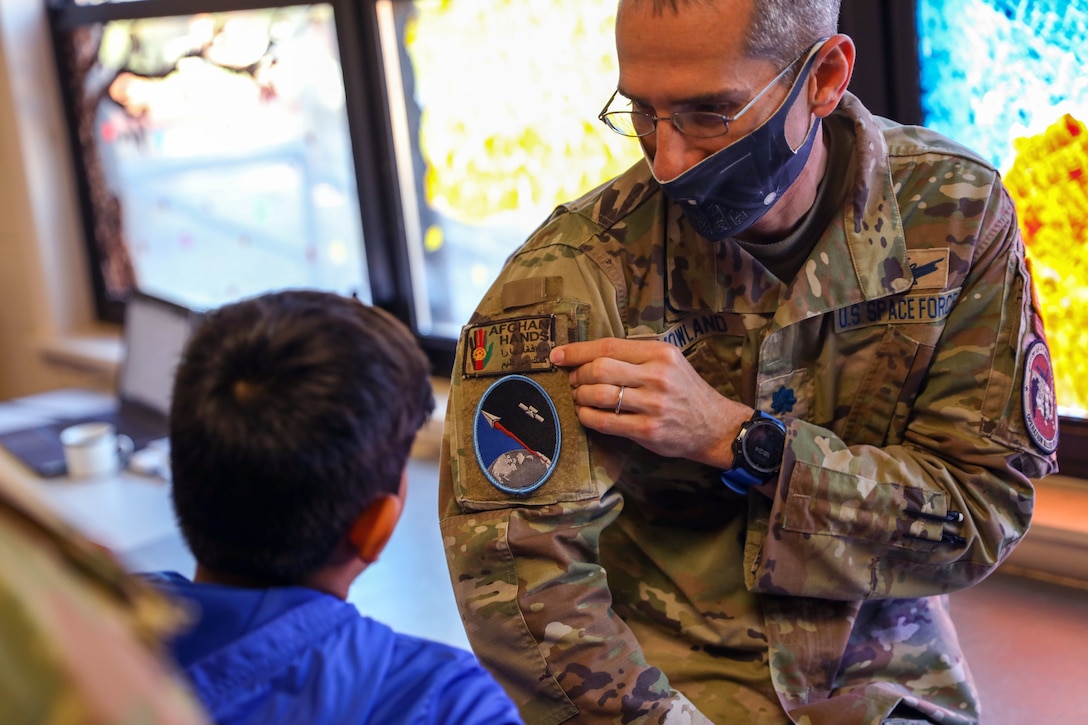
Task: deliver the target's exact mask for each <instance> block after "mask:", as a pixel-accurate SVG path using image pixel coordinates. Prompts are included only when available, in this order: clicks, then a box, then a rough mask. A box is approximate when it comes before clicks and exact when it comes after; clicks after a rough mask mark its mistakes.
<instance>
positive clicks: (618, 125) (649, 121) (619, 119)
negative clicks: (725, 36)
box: [597, 42, 823, 138]
mask: <svg viewBox="0 0 1088 725" xmlns="http://www.w3.org/2000/svg"><path fill="white" fill-rule="evenodd" d="M822 44H823V43H822V42H821V43H818V44H817V45H815V46H813V47H811V48H809V49H808V50H806V51H805V52H804V53H802V54H801V55H799V56H798V57H797V58H796V59H795V60H793V61H792V62H791V63H790V64H789V65H787V66H786V67H785V68H783V69H782V71H781V72H780V73H779V74H778V75H776V76H775V77H774V78H772V79H771V82H770V83H768V84H767V85H765V86H764V87H763V89H762V90H761V91H760V92H759V93H757V94H756V95H755V97H754V98H752V100H750V101H748V103H746V104H745V105H744V108H742V109H740V110H739V111H737V112H736V113H735V114H733V115H732V116H726V115H723V114H721V113H714V112H713V111H679V112H677V113H674V114H672V115H671V116H657V115H654V114H652V113H643V112H642V111H609V110H608V107H609V106H611V105H612V101H614V100H616V96H618V95H619V94H620V92H619V90H615V91H613V92H612V96H611V97H610V98H609V99H608V103H606V104H604V108H603V109H601V112H600V114H598V115H597V118H599V119H600V120H601V121H603V122H604V125H606V126H608V127H609V128H610V129H612V130H613V131H615V132H616V133H618V134H621V135H623V136H631V137H633V138H639V137H642V136H649V135H650V134H652V133H654V132H655V131H657V123H658V121H672V125H673V126H675V127H676V130H677V131H679V132H680V133H682V134H685V135H687V136H694V137H696V138H714V137H715V136H724V135H725V134H727V133H729V124H731V123H733V122H734V121H736V120H737V119H738V118H740V117H741V116H743V115H744V114H746V113H748V111H750V110H751V109H752V106H754V105H756V103H758V102H759V99H760V98H763V96H765V95H767V92H768V91H770V90H771V89H772V88H774V85H775V84H776V83H778V81H780V80H782V79H783V78H784V77H785V76H786V74H787V73H789V71H790V69H791V68H793V66H795V65H797V61H799V60H801V59H802V58H804V57H806V56H807V55H810V54H811V53H814V52H815V51H816V50H817V49H818V48H819V46H820V45H822Z"/></svg>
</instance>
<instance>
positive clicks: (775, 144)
mask: <svg viewBox="0 0 1088 725" xmlns="http://www.w3.org/2000/svg"><path fill="white" fill-rule="evenodd" d="M815 59H816V52H815V49H814V50H813V52H812V53H811V54H810V55H809V58H808V60H806V61H805V65H804V67H803V68H801V72H800V73H799V74H798V75H797V79H796V80H795V81H794V83H793V88H791V89H790V93H789V96H788V97H787V98H786V100H785V101H783V102H782V105H781V106H779V107H778V110H777V111H775V112H774V115H773V116H771V117H770V118H768V119H767V120H766V122H764V123H763V125H761V126H760V127H759V128H757V129H756V130H754V131H752V132H751V133H749V134H748V135H747V136H745V137H743V138H741V139H738V140H737V141H736V142H735V143H732V144H730V145H728V146H726V147H725V148H723V149H721V150H719V151H716V152H715V153H713V154H711V155H710V156H708V157H706V158H705V159H703V160H702V161H700V162H699V163H697V164H696V165H695V166H692V167H691V168H690V169H688V170H687V171H685V172H683V173H682V174H680V175H679V176H677V177H676V178H675V179H672V180H670V181H661V180H660V179H657V181H658V183H660V184H661V188H662V189H663V190H664V191H665V193H666V194H667V195H668V196H669V198H670V199H672V200H673V201H675V202H677V203H678V204H680V206H681V208H682V209H683V212H684V216H686V217H687V219H688V221H689V222H690V223H691V226H692V227H694V228H695V231H697V232H698V233H699V234H701V235H702V236H704V237H706V238H707V239H709V240H711V241H713V242H720V241H721V240H723V239H727V238H729V237H735V236H736V235H738V234H740V233H741V232H743V231H744V230H745V229H747V228H748V227H750V226H752V225H753V224H755V223H756V222H757V221H759V220H760V219H762V218H763V215H764V214H766V213H767V212H768V211H769V210H770V208H771V207H772V206H774V203H775V202H776V201H777V200H778V199H779V198H780V197H781V196H782V194H783V193H785V191H786V189H788V188H789V187H790V186H791V185H792V184H793V182H795V181H797V177H799V176H800V175H801V171H802V169H804V168H805V163H807V162H808V158H809V155H810V154H811V153H812V146H813V143H814V142H815V141H816V134H817V133H818V131H819V129H820V120H819V119H818V118H817V119H816V120H815V121H814V122H813V123H812V126H811V127H810V128H809V132H808V137H807V138H805V141H804V143H802V144H801V146H800V148H798V149H797V150H796V151H795V150H793V149H791V148H790V145H789V142H788V141H786V117H787V116H788V115H789V112H790V109H791V108H793V104H794V102H795V101H796V100H797V97H798V96H799V95H800V93H801V91H802V90H803V89H804V87H805V83H804V82H803V81H804V79H805V78H806V77H807V76H808V72H809V69H811V67H812V63H813V61H814V60H815ZM650 168H651V173H652V170H653V165H652V164H651V167H650ZM654 178H655V179H656V178H657V177H656V175H655V176H654Z"/></svg>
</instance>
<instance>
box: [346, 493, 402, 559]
mask: <svg viewBox="0 0 1088 725" xmlns="http://www.w3.org/2000/svg"><path fill="white" fill-rule="evenodd" d="M403 510H404V498H403V497H402V496H397V495H394V494H391V493H387V494H383V495H381V496H379V497H378V498H376V499H374V500H373V501H371V502H370V504H369V505H368V506H367V507H366V508H365V509H364V510H363V512H362V513H361V514H359V518H357V519H355V523H354V524H352V526H351V531H349V532H348V539H349V540H350V541H351V545H352V547H353V548H354V549H355V553H356V554H357V555H358V556H359V558H360V559H362V560H363V561H364V562H366V563H367V564H373V563H374V562H375V561H377V560H378V555H379V554H381V553H382V549H384V548H385V545H386V544H388V543H389V537H391V536H392V535H393V529H395V528H396V527H397V521H399V520H400V514H401V512H402V511H403Z"/></svg>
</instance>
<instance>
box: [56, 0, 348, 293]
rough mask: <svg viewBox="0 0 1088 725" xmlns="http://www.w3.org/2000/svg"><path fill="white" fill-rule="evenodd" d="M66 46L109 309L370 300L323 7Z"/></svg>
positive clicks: (214, 17) (76, 37)
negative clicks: (143, 296) (275, 292)
mask: <svg viewBox="0 0 1088 725" xmlns="http://www.w3.org/2000/svg"><path fill="white" fill-rule="evenodd" d="M70 43H71V44H72V48H73V50H74V52H73V54H72V56H71V57H72V58H73V59H74V60H73V62H72V64H71V65H72V67H71V68H69V69H68V70H69V73H70V74H71V77H72V78H73V79H74V83H73V86H74V87H76V88H82V91H83V98H82V104H81V110H80V111H78V112H77V115H79V116H81V117H80V118H79V119H78V123H79V129H80V140H81V142H82V145H83V149H82V151H83V164H84V167H85V172H86V174H87V176H88V182H89V184H88V185H89V188H90V189H91V190H92V204H93V207H94V212H93V216H94V220H93V221H94V227H95V241H96V244H97V249H98V251H99V252H100V260H101V264H102V272H103V277H104V279H105V286H106V291H107V294H108V295H109V296H110V297H111V298H114V299H123V298H124V297H125V296H126V295H127V292H128V290H129V289H131V287H132V286H133V285H134V284H135V285H137V286H138V287H139V288H141V289H142V290H144V291H145V292H148V293H151V294H157V295H160V296H163V297H166V298H169V299H174V300H178V301H180V302H183V303H185V304H188V305H191V306H194V307H204V306H214V305H219V304H222V303H224V302H227V301H230V300H233V299H236V298H238V297H241V296H248V295H251V294H256V293H259V292H262V291H265V290H268V289H273V288H282V287H317V288H323V289H331V290H335V291H338V292H341V293H348V292H352V291H357V292H358V293H359V295H360V296H361V297H363V298H365V299H369V286H368V284H367V282H366V279H367V278H366V268H365V262H364V257H363V239H362V231H361V225H360V219H359V199H358V194H357V191H356V186H355V176H354V165H353V162H352V155H351V142H350V138H349V135H348V124H347V115H346V112H345V105H344V83H343V78H342V74H341V67H340V60H339V56H338V52H337V44H336V43H337V39H336V29H335V24H334V19H333V12H332V8H331V7H330V6H328V5H312V6H298V7H283V8H270V9H262V10H252V11H231V12H222V13H207V14H198V15H189V16H178V17H161V18H151V19H139V20H119V21H113V22H108V23H103V24H98V25H91V26H84V27H81V28H78V29H77V30H74V31H71V33H70ZM82 59H87V60H86V63H85V64H84V65H81V61H82Z"/></svg>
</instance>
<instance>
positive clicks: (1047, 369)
mask: <svg viewBox="0 0 1088 725" xmlns="http://www.w3.org/2000/svg"><path fill="white" fill-rule="evenodd" d="M1023 388H1024V389H1023V396H1024V423H1025V424H1026V425H1027V428H1028V434H1030V435H1031V440H1032V442H1033V443H1035V445H1036V446H1038V447H1039V449H1040V450H1042V451H1043V452H1044V453H1053V452H1054V451H1056V450H1058V404H1057V398H1056V397H1055V395H1054V371H1053V369H1052V368H1051V366H1050V352H1049V351H1048V350H1047V348H1046V343H1044V342H1043V341H1042V340H1036V341H1035V342H1033V343H1031V346H1030V347H1028V354H1027V358H1026V360H1025V362H1024V386H1023Z"/></svg>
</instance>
